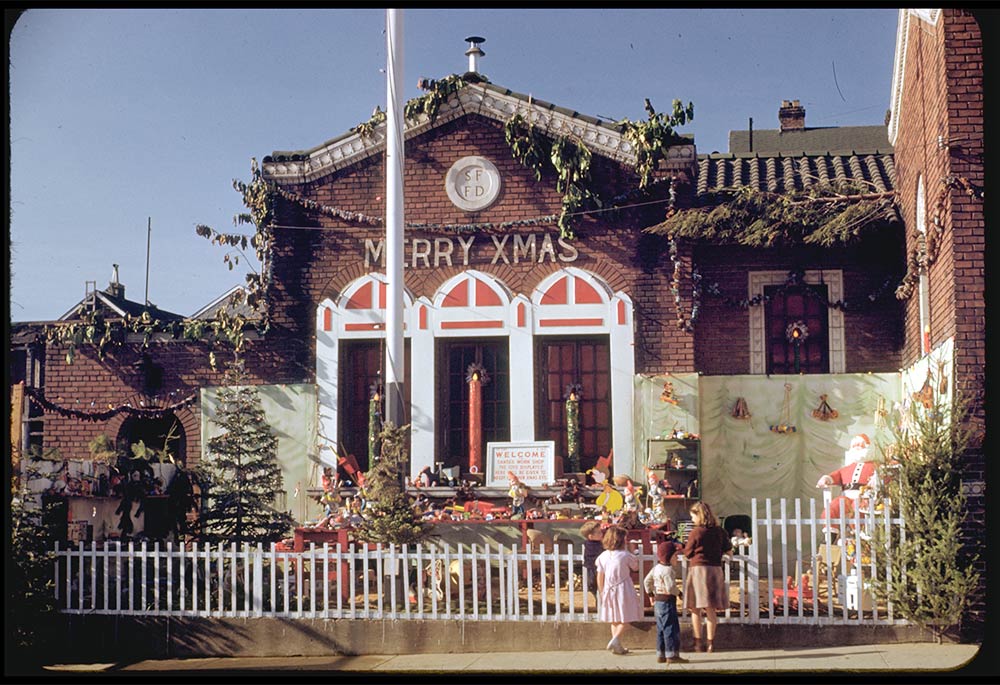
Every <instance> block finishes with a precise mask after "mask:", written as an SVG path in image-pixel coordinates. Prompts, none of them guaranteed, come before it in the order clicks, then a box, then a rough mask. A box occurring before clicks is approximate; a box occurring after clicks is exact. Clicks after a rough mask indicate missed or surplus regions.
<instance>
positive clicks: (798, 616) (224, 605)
mask: <svg viewBox="0 0 1000 685" xmlns="http://www.w3.org/2000/svg"><path fill="white" fill-rule="evenodd" d="M774 509H775V507H774V506H773V504H772V502H771V501H770V500H765V502H764V507H763V512H761V511H759V510H758V503H757V501H756V500H754V501H753V502H752V520H753V523H752V526H751V530H750V533H751V536H752V537H753V540H754V544H753V545H751V548H750V553H749V554H737V555H734V557H733V559H732V560H731V561H726V562H725V563H724V571H725V578H726V583H727V586H728V587H729V588H730V600H731V601H730V606H729V608H728V609H727V610H726V611H725V612H723V613H720V620H721V621H723V622H733V623H802V622H806V623H848V622H858V623H892V622H894V621H893V618H892V613H891V607H889V608H888V611H887V612H886V613H880V610H879V607H877V606H875V605H874V604H873V603H870V602H866V601H865V598H866V595H865V594H864V592H862V591H860V590H859V589H863V588H864V587H865V583H866V579H868V580H870V578H871V577H872V574H875V573H877V572H879V571H878V566H877V564H878V563H879V561H882V562H883V563H884V560H877V559H876V555H875V554H874V553H870V554H869V558H867V559H865V560H864V563H862V564H859V565H858V573H859V576H858V577H857V583H856V584H853V587H854V589H855V590H859V592H857V593H855V594H854V595H851V594H850V593H849V592H848V591H850V590H851V587H850V586H851V585H852V583H853V581H852V582H849V581H850V579H851V576H850V574H849V571H850V568H851V564H850V562H849V560H848V557H847V555H846V554H844V553H837V550H838V549H842V548H841V547H838V546H837V545H835V544H828V545H827V546H826V547H823V546H822V545H821V544H820V542H819V541H821V540H824V538H825V537H829V535H825V534H824V533H823V532H822V522H821V521H820V519H819V517H818V515H817V513H816V502H815V501H810V504H809V515H808V516H803V515H802V511H801V502H800V501H799V500H795V501H794V504H793V511H794V515H791V516H790V515H789V513H788V503H787V502H786V501H785V500H780V501H779V503H778V506H777V512H775V511H774ZM879 520H880V522H881V523H880V525H884V526H885V527H886V530H887V531H888V528H889V526H890V525H901V523H902V522H901V521H898V520H895V519H889V518H886V517H883V518H881V519H879ZM849 524H850V522H845V523H842V528H841V529H842V530H847V529H848V527H849ZM855 524H856V525H855V527H854V529H853V531H854V532H853V535H854V537H855V540H856V544H857V547H856V548H857V549H859V550H861V549H862V543H863V542H864V540H863V538H864V537H865V536H867V534H866V533H865V530H866V529H865V526H870V525H872V523H871V522H867V521H861V520H860V519H856V521H855ZM845 526H847V527H845ZM845 538H849V536H845ZM655 561H656V557H655V554H651V553H648V552H647V553H643V554H639V572H638V574H637V579H636V580H637V587H639V590H640V592H642V589H641V584H642V579H643V578H644V577H645V575H646V573H647V572H648V571H649V569H650V568H651V567H652V565H653V564H654V563H655ZM807 571H808V572H809V573H808V575H810V576H811V578H814V579H816V580H817V582H815V583H811V585H812V594H810V593H808V592H804V591H803V590H804V589H803V588H801V587H800V588H799V589H798V592H799V594H800V595H801V596H800V597H799V598H798V599H796V598H795V596H794V594H792V593H789V592H788V591H787V588H786V583H785V581H784V579H785V578H786V577H788V576H792V575H793V572H794V576H793V577H795V578H801V576H802V575H803V574H805V573H806V572H807ZM821 571H822V572H823V573H825V578H822V577H821V575H822V574H821ZM884 573H885V578H886V580H889V576H888V566H885V567H884ZM686 575H687V561H686V560H684V559H683V558H682V559H681V577H682V582H683V579H684V578H685V577H686ZM55 580H56V602H57V606H58V607H59V609H60V610H61V611H62V612H63V613H74V614H90V613H93V614H124V615H128V614H131V615H143V616H203V617H223V616H224V617H263V616H280V617H293V618H335V619H382V618H385V619H430V620H434V619H445V620H448V619H461V620H480V621H596V620H597V611H598V605H597V599H596V598H595V597H594V595H593V594H591V593H589V592H587V591H586V590H585V588H586V587H587V586H588V581H589V578H588V571H587V570H586V569H585V568H584V566H583V548H582V546H577V547H576V548H573V547H556V548H555V549H545V548H541V549H524V548H519V546H517V545H512V546H502V545H494V546H488V545H471V546H454V547H453V546H449V545H447V544H443V545H442V544H436V545H416V546H401V547H397V546H395V545H388V546H383V545H354V544H352V545H350V546H348V547H346V548H341V547H339V546H333V547H331V546H329V545H327V544H325V545H323V546H322V547H315V546H312V547H310V549H308V550H307V551H304V552H290V551H280V550H278V549H277V548H276V546H274V545H271V546H270V548H268V549H265V548H263V547H262V546H261V545H257V546H255V547H254V546H249V545H247V546H243V547H241V548H237V546H236V545H235V544H229V545H225V544H219V545H208V544H207V543H205V544H200V545H199V544H197V543H193V544H190V545H186V544H173V543H169V542H168V543H166V544H161V543H159V542H157V543H152V544H147V543H145V542H143V543H141V544H139V545H136V544H134V543H128V544H127V545H122V544H121V543H120V542H114V543H104V544H103V545H101V546H98V545H97V543H90V544H89V545H87V544H85V543H83V542H80V543H78V544H77V545H76V547H71V548H69V549H60V547H59V546H58V545H57V546H56V562H55ZM824 581H825V583H824ZM799 584H800V585H801V581H799ZM824 584H825V587H826V589H827V592H826V596H825V599H824V597H823V594H822V592H817V590H818V589H820V588H819V587H818V586H823V585H824ZM830 588H833V589H834V591H833V592H831V591H830ZM779 589H784V590H785V592H784V593H783V594H781V593H779V594H780V596H778V598H777V599H775V598H776V595H775V592H774V591H775V590H779ZM851 598H853V599H854V600H855V604H857V608H860V610H856V609H855V610H850V609H849V608H848V605H849V604H850V601H849V600H850V599H851ZM643 604H644V605H645V597H644V596H643ZM684 616H685V617H687V612H685V613H684ZM895 622H896V623H898V622H899V621H895Z"/></svg>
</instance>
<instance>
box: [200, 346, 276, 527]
mask: <svg viewBox="0 0 1000 685" xmlns="http://www.w3.org/2000/svg"><path fill="white" fill-rule="evenodd" d="M224 383H225V387H223V388H221V389H220V390H219V408H218V412H217V415H216V417H215V419H213V422H214V423H216V424H217V425H219V426H220V427H221V428H222V429H223V431H224V432H223V433H222V434H221V435H218V436H216V437H213V438H211V439H210V440H209V441H208V452H209V456H208V458H207V459H206V460H205V462H204V464H203V465H202V468H201V476H202V479H203V480H204V481H207V485H208V510H207V512H206V513H205V515H204V517H203V528H202V533H203V537H204V538H205V539H206V540H209V541H211V542H220V541H224V542H236V543H243V542H247V543H256V542H262V543H268V542H276V541H278V540H280V539H281V538H283V537H285V535H286V534H287V533H288V531H289V529H290V528H291V527H292V525H293V524H294V521H293V519H292V517H291V515H290V514H289V513H287V512H283V511H277V510H275V508H274V496H275V493H277V492H281V491H282V490H283V489H284V486H283V484H282V479H281V468H280V466H279V465H278V458H277V449H278V439H277V437H275V435H274V432H273V431H272V430H271V426H270V425H269V424H268V422H267V418H266V417H265V416H264V410H263V408H262V406H261V402H260V393H259V392H258V390H257V388H256V387H255V386H253V385H247V378H246V374H245V372H244V371H243V367H242V365H241V364H240V363H237V364H236V365H234V366H233V367H232V368H231V369H230V370H229V371H227V373H226V375H225V377H224Z"/></svg>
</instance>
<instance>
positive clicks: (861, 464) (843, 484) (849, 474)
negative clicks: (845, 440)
mask: <svg viewBox="0 0 1000 685" xmlns="http://www.w3.org/2000/svg"><path fill="white" fill-rule="evenodd" d="M870 450H871V439H870V438H869V437H868V436H867V435H865V434H864V433H860V434H858V435H855V436H854V438H853V439H852V440H851V448H850V449H849V450H847V451H846V452H844V465H843V466H842V467H841V468H839V469H837V470H836V471H834V472H832V473H828V474H826V475H824V476H820V479H819V480H818V481H817V482H816V487H817V488H829V487H832V486H834V485H839V486H840V490H841V494H840V496H839V497H835V498H833V500H831V502H830V505H829V507H828V508H827V510H826V511H824V512H823V518H824V519H826V520H828V521H830V528H831V529H832V530H833V531H834V532H838V531H839V526H837V525H835V522H836V521H839V520H840V515H841V512H843V514H844V517H845V518H846V519H848V520H850V519H853V518H854V508H855V506H856V505H857V501H858V500H859V499H860V498H861V497H862V495H864V497H865V498H866V499H867V498H869V497H872V496H874V495H875V494H877V490H878V484H879V480H878V473H877V469H876V464H875V462H873V461H870V460H869V452H870Z"/></svg>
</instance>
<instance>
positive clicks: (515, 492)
mask: <svg viewBox="0 0 1000 685" xmlns="http://www.w3.org/2000/svg"><path fill="white" fill-rule="evenodd" d="M507 482H508V483H510V489H509V490H508V491H507V494H508V495H509V496H510V511H511V518H514V517H515V516H517V515H521V516H524V500H525V499H526V498H527V497H528V486H527V485H525V484H524V483H523V482H521V479H520V478H518V477H517V475H516V474H515V473H514V472H513V471H508V472H507Z"/></svg>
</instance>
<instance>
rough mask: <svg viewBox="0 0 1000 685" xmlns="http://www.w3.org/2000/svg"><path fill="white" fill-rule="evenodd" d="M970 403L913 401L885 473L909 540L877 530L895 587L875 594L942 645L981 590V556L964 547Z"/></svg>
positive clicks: (878, 587) (878, 581)
mask: <svg viewBox="0 0 1000 685" xmlns="http://www.w3.org/2000/svg"><path fill="white" fill-rule="evenodd" d="M967 409H968V403H967V402H966V401H965V400H963V399H962V398H960V397H958V398H956V399H955V401H954V402H953V403H952V404H951V405H948V404H947V403H946V402H945V401H944V399H943V398H941V397H940V396H934V397H933V398H932V400H930V401H928V403H927V405H926V406H925V405H923V404H922V403H919V402H914V403H913V405H912V406H911V407H910V411H908V412H905V413H904V414H903V415H902V416H901V417H900V422H899V424H898V425H897V426H896V428H895V429H894V438H895V440H896V442H895V445H894V446H893V448H892V449H891V450H890V454H889V459H887V461H888V462H889V464H888V465H887V466H885V467H883V468H886V469H887V470H888V472H889V473H890V474H891V476H890V479H889V482H888V484H887V491H888V496H889V499H890V501H891V503H892V509H893V510H894V513H898V514H900V515H902V517H903V521H904V526H905V528H906V534H905V536H902V535H900V534H899V529H898V528H895V527H893V528H892V530H891V532H889V533H888V534H887V532H886V531H885V530H884V529H883V528H882V527H881V526H876V527H875V529H874V531H873V533H874V535H873V540H872V544H873V546H874V547H875V548H876V549H880V550H882V549H884V551H883V552H881V553H883V554H885V555H886V557H885V558H886V559H887V561H888V564H889V567H890V577H891V582H886V581H885V580H884V579H882V578H879V577H876V578H873V579H872V585H873V590H874V592H875V595H876V596H877V597H879V598H880V599H888V601H890V602H891V603H892V610H893V614H894V615H895V616H898V617H900V618H903V619H906V620H907V621H910V622H912V623H914V624H915V625H918V626H921V627H922V628H925V629H928V630H930V631H931V632H932V633H933V634H934V635H935V637H936V638H937V639H938V641H940V640H941V638H942V637H943V636H944V635H945V634H946V633H948V632H949V631H950V630H951V629H952V628H953V627H955V626H957V624H958V623H959V622H960V620H961V617H962V615H963V612H964V611H965V609H966V608H967V606H968V605H969V599H970V595H971V594H972V593H973V592H974V591H975V590H976V587H977V584H978V582H979V575H978V573H976V571H975V570H974V569H973V568H972V564H973V563H974V562H975V560H976V556H977V555H976V551H975V549H972V548H963V542H962V538H963V535H962V522H963V519H964V518H965V515H966V514H965V512H966V506H965V504H966V498H965V495H964V494H963V492H962V483H961V470H960V467H961V459H962V457H963V454H964V452H965V450H966V449H967V447H968V446H969V444H970V438H971V435H972V433H971V429H970V427H969V424H968V423H967V422H966V421H965V419H966V417H967V414H968V411H967Z"/></svg>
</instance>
